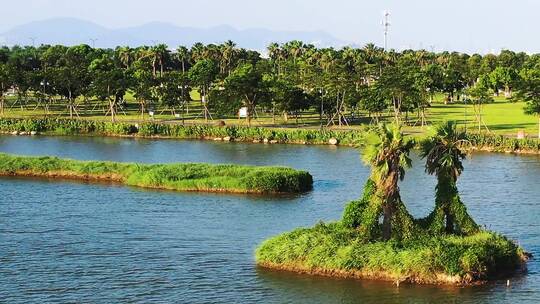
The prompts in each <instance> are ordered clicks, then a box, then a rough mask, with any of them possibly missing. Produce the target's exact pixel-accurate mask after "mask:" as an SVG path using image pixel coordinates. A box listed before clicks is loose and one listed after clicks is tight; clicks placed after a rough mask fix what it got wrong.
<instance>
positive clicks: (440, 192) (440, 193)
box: [421, 122, 478, 234]
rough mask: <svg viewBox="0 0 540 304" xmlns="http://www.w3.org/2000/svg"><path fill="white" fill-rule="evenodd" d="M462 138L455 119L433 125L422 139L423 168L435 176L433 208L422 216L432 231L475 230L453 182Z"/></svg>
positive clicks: (459, 166) (460, 157)
mask: <svg viewBox="0 0 540 304" xmlns="http://www.w3.org/2000/svg"><path fill="white" fill-rule="evenodd" d="M465 138H466V134H465V133H464V132H460V131H458V130H457V128H456V124H455V123H454V122H445V123H443V124H441V125H440V126H438V127H437V128H436V129H435V134H434V135H432V136H431V137H430V138H428V139H427V140H424V141H423V142H422V143H421V156H422V158H425V159H426V172H427V173H428V174H435V175H436V176H437V186H436V188H435V189H436V190H435V191H436V193H435V209H434V210H433V212H432V213H431V214H430V215H429V216H428V217H427V218H426V219H425V221H426V224H427V225H428V226H429V229H430V230H431V231H432V232H435V233H442V232H446V233H449V234H453V233H458V234H469V233H473V232H476V231H477V230H478V225H477V224H476V223H475V222H474V220H473V219H472V218H471V217H470V216H469V214H468V213H467V208H466V207H465V205H464V204H463V202H461V199H460V198H459V193H458V189H457V186H456V183H457V179H458V177H459V176H460V175H461V173H462V172H463V162H462V161H463V160H464V159H465V157H466V154H465V153H463V151H462V150H461V148H462V147H463V145H464V144H466V143H467V141H466V139H465Z"/></svg>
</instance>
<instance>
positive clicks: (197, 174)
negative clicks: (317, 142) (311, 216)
mask: <svg viewBox="0 0 540 304" xmlns="http://www.w3.org/2000/svg"><path fill="white" fill-rule="evenodd" d="M0 175H4V176H35V177H51V178H67V179H78V180H94V181H112V182H119V183H123V184H126V185H130V186H138V187H145V188H156V189H168V190H177V191H207V192H230V193H298V192H305V191H308V190H311V188H312V185H313V178H312V176H311V175H310V174H309V173H308V172H306V171H300V170H294V169H291V168H286V167H257V166H243V165H231V164H228V165H210V164H198V163H180V164H137V163H118V162H104V161H78V160H71V159H61V158H57V157H49V156H44V157H28V156H14V155H9V154H3V153H0Z"/></svg>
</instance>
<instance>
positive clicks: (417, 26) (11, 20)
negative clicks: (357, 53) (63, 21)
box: [0, 0, 540, 52]
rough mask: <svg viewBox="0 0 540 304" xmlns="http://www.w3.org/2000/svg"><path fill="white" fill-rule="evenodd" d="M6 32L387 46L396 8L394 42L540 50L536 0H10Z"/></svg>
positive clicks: (5, 7) (5, 6)
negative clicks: (270, 37)
mask: <svg viewBox="0 0 540 304" xmlns="http://www.w3.org/2000/svg"><path fill="white" fill-rule="evenodd" d="M2 2H3V3H2V11H3V13H2V16H1V18H0V31H5V30H8V29H9V28H11V27H13V26H15V25H18V24H22V23H26V22H29V21H35V20H42V19H48V18H53V17H75V18H81V19H86V20H90V21H93V22H96V23H98V24H100V25H104V26H107V27H111V28H116V27H123V26H131V25H140V24H143V23H147V22H152V21H162V22H169V23H173V24H176V25H180V26H193V27H210V26H214V25H222V24H227V25H231V26H234V27H237V28H240V29H242V28H253V27H259V28H268V29H277V30H324V31H326V32H328V33H330V34H332V35H334V36H336V37H338V38H341V39H344V40H346V41H350V42H353V43H358V44H364V43H367V42H375V43H376V44H379V45H380V44H382V26H381V24H380V22H381V18H382V12H383V11H384V10H388V11H390V12H391V14H392V15H391V22H392V27H391V31H390V42H389V45H390V47H393V48H397V49H403V48H407V47H412V48H421V47H422V48H426V49H431V48H433V49H435V50H443V49H445V50H461V51H469V52H470V51H476V52H488V51H498V50H500V49H501V48H508V49H514V50H523V51H529V52H540V41H538V40H536V39H534V37H529V36H532V34H533V33H535V32H536V29H538V28H540V18H539V17H538V14H539V13H540V1H534V0H514V1H509V0H507V1H503V0H491V1H488V0H446V1H439V0H431V1H429V0H372V1H363V0H331V1H328V0H266V1H258V0H190V1H185V0H144V1H141V0H3V1H2Z"/></svg>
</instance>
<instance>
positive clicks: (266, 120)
mask: <svg viewBox="0 0 540 304" xmlns="http://www.w3.org/2000/svg"><path fill="white" fill-rule="evenodd" d="M191 97H192V99H193V101H192V102H190V103H189V105H188V106H187V109H186V110H187V111H186V112H183V115H181V116H183V117H184V121H185V122H186V123H188V124H204V123H215V122H213V120H214V121H224V122H225V123H226V124H227V125H247V122H246V120H245V119H239V118H238V117H235V116H232V115H231V116H227V117H219V116H218V115H215V114H213V115H212V116H213V120H211V119H208V121H206V120H205V119H204V115H203V111H202V105H201V103H200V95H199V93H198V92H197V91H196V90H193V91H192V92H191ZM13 99H14V97H11V98H8V102H13ZM442 99H443V97H442V95H437V96H435V101H434V102H433V104H432V106H431V107H430V108H428V109H427V111H426V116H427V120H428V125H429V124H436V123H439V122H442V121H445V120H454V121H457V122H458V124H459V125H460V126H463V127H465V126H466V127H467V129H468V130H470V131H477V130H478V123H477V122H476V117H475V114H474V109H473V106H472V105H470V104H463V103H461V102H459V103H449V104H444V103H443V102H442ZM494 99H495V102H494V103H491V104H486V105H485V106H484V109H483V118H484V122H485V124H486V125H487V127H488V129H489V130H490V131H491V132H493V133H495V134H502V135H508V136H515V135H516V133H517V132H518V131H520V130H523V131H525V133H526V134H527V135H528V136H531V137H536V135H537V133H538V125H537V118H536V117H535V116H531V115H525V114H524V113H523V107H524V105H525V103H524V102H510V101H508V100H507V99H505V98H504V97H502V96H499V97H495V98H494ZM126 101H127V105H126V106H125V108H124V110H123V111H120V112H119V113H118V115H117V120H118V121H122V122H138V121H141V115H140V112H139V105H138V103H137V102H136V101H135V99H134V98H133V96H132V94H131V93H128V94H127V95H126ZM80 102H81V103H80V109H79V111H80V117H81V118H84V119H89V120H100V121H107V120H110V116H105V115H104V113H105V112H104V111H105V110H106V107H107V105H106V103H102V104H98V105H96V101H91V103H89V104H88V103H87V104H85V103H82V101H80ZM154 113H155V115H154V118H153V119H154V120H155V121H170V122H174V121H177V122H180V121H182V118H181V117H175V116H174V115H173V114H172V112H171V111H170V109H165V108H163V107H156V108H155V109H154ZM176 113H177V114H181V113H182V111H181V109H176ZM48 115H49V116H54V117H56V116H61V117H64V118H66V117H68V112H67V109H66V107H65V106H64V105H62V104H59V103H57V104H53V105H51V107H50V112H49V114H48ZM43 116H45V111H44V109H43V108H42V107H37V108H36V105H34V104H30V105H27V106H26V107H25V108H24V109H21V108H20V107H19V106H15V107H9V108H6V111H5V113H4V117H10V118H19V117H26V118H42V117H43ZM364 116H366V113H362V116H361V119H359V120H358V121H355V122H354V123H353V124H351V125H349V126H345V125H344V126H342V127H338V126H334V125H330V127H331V128H334V129H340V128H341V129H359V128H362V126H363V125H365V124H366V123H368V122H369V121H370V119H369V118H366V117H364ZM392 117H393V115H392V114H391V113H390V112H388V113H387V115H386V120H387V121H391V120H392ZM145 120H147V121H148V120H150V117H149V116H148V114H147V115H145ZM415 122H416V124H415ZM326 123H327V122H326V121H324V122H323V125H324V126H326ZM251 125H252V126H258V127H289V128H306V129H310V128H319V127H320V125H321V123H320V121H319V114H318V113H317V112H316V111H315V110H313V109H311V110H308V111H304V112H303V113H302V115H301V116H300V117H299V118H298V120H297V119H296V118H295V117H294V116H292V115H290V116H289V119H288V121H285V120H284V118H283V116H282V115H279V113H276V116H275V120H274V119H273V118H272V115H271V113H268V112H263V111H262V110H260V109H259V110H258V112H257V115H256V117H254V118H253V120H252V122H251ZM427 130H428V128H426V127H421V126H419V124H418V122H417V119H416V114H413V113H411V114H409V126H404V131H405V132H406V133H408V134H414V135H424V134H426V131H427ZM484 130H485V129H484Z"/></svg>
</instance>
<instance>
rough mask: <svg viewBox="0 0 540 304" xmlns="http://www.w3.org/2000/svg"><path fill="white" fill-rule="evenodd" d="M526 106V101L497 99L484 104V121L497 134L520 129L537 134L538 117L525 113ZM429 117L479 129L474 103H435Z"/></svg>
mask: <svg viewBox="0 0 540 304" xmlns="http://www.w3.org/2000/svg"><path fill="white" fill-rule="evenodd" d="M524 106H525V103H524V102H509V101H506V100H500V99H499V100H496V101H495V102H494V103H491V104H487V105H485V106H484V109H483V114H482V116H483V119H484V123H485V124H486V125H487V127H488V128H489V130H490V131H491V132H493V133H497V134H504V135H516V133H517V132H518V131H520V130H524V131H525V133H527V134H528V135H536V134H537V132H538V125H537V118H536V117H535V116H532V115H526V114H524V112H523V107H524ZM428 119H429V120H431V121H432V122H441V121H443V120H454V121H457V122H458V123H459V124H460V125H461V126H465V124H466V125H467V129H468V130H471V131H475V130H478V123H477V121H476V117H475V114H474V109H473V106H472V105H465V104H448V105H445V104H443V103H434V104H433V106H432V107H431V108H430V109H429V112H428ZM484 130H485V128H484Z"/></svg>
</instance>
